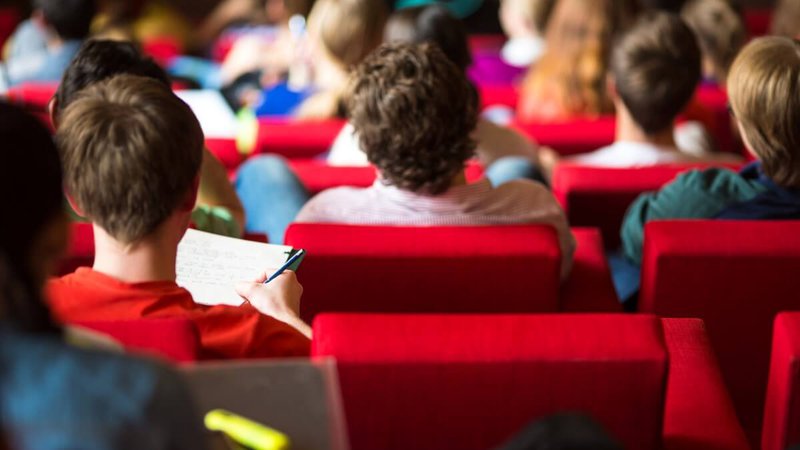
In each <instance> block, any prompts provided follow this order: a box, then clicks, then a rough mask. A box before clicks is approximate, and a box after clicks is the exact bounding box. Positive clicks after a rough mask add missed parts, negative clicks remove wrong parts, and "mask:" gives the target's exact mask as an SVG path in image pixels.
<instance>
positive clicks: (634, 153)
mask: <svg viewBox="0 0 800 450" xmlns="http://www.w3.org/2000/svg"><path fill="white" fill-rule="evenodd" d="M569 160H570V161H571V162H578V163H580V164H585V165H587V166H597V167H639V166H654V165H657V164H669V163H676V162H682V161H697V158H696V157H694V156H692V155H688V154H686V153H683V152H681V151H680V150H678V149H677V148H674V147H659V146H656V145H652V144H647V143H643V142H630V141H617V142H615V143H613V144H611V145H609V146H607V147H603V148H601V149H599V150H595V151H593V152H591V153H585V154H582V155H576V156H573V157H571V158H569Z"/></svg>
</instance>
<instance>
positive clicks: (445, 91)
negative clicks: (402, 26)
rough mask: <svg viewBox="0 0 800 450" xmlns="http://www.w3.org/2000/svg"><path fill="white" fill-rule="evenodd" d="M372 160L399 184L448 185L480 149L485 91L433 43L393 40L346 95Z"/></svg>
mask: <svg viewBox="0 0 800 450" xmlns="http://www.w3.org/2000/svg"><path fill="white" fill-rule="evenodd" d="M346 98H347V105H348V111H349V112H350V122H351V123H352V124H353V128H354V129H355V132H356V133H357V134H358V137H359V140H360V143H361V148H362V149H363V150H364V151H365V152H366V154H367V158H368V159H369V161H370V162H371V163H373V164H374V165H375V166H376V167H378V169H379V170H380V171H381V174H382V175H383V178H384V179H385V180H386V181H387V182H389V183H390V184H392V185H394V186H397V187H398V188H401V189H405V190H409V191H413V192H419V193H424V194H432V195H436V194H440V193H442V192H444V191H446V190H447V189H448V188H449V187H450V184H451V182H452V181H453V179H454V177H455V176H456V175H458V174H459V173H460V172H461V171H463V169H464V163H465V162H466V160H467V159H469V158H470V157H471V156H472V155H473V153H474V151H475V143H474V142H473V141H472V139H471V138H470V134H471V133H472V130H473V129H474V128H475V125H476V123H477V117H478V109H477V106H478V105H477V96H476V95H475V93H474V90H473V89H472V86H471V85H470V83H469V81H468V80H467V78H466V76H465V75H464V72H463V71H462V70H460V69H459V68H458V67H457V66H456V65H455V64H453V63H452V62H450V60H448V59H447V57H445V55H444V54H443V53H442V51H441V50H440V49H439V47H437V46H435V45H432V44H428V43H426V44H418V45H411V44H387V45H384V46H382V47H380V48H378V49H377V50H376V51H375V52H373V53H372V54H371V55H370V56H368V57H367V58H366V59H365V60H364V62H363V63H362V64H360V65H359V66H358V67H357V68H356V70H355V73H353V75H352V78H351V83H350V86H349V87H348V92H347V94H346Z"/></svg>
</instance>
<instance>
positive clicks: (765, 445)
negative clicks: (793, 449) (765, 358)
mask: <svg viewBox="0 0 800 450" xmlns="http://www.w3.org/2000/svg"><path fill="white" fill-rule="evenodd" d="M798 443H800V313H797V312H791V313H788V312H784V313H781V314H778V316H777V317H776V318H775V327H774V332H773V338H772V362H771V364H770V369H769V382H768V384H767V399H766V406H765V408H764V432H763V434H762V435H761V448H762V449H763V450H783V449H785V448H787V447H789V446H791V445H795V444H798Z"/></svg>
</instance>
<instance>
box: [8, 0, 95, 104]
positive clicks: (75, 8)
mask: <svg viewBox="0 0 800 450" xmlns="http://www.w3.org/2000/svg"><path fill="white" fill-rule="evenodd" d="M96 12H97V6H96V5H95V1H94V0H35V1H34V12H33V15H32V16H31V18H30V19H29V20H27V21H25V22H23V23H22V24H21V25H20V26H19V27H18V29H17V30H16V31H15V33H14V35H12V37H11V47H10V53H9V56H8V58H7V59H6V61H5V62H4V64H3V67H2V75H3V76H2V81H3V84H4V85H5V86H4V87H5V88H8V87H11V86H14V85H17V84H20V83H24V82H57V81H58V80H60V79H61V75H62V74H63V73H64V70H65V69H66V68H67V66H68V65H69V63H70V61H72V58H73V57H74V56H75V54H76V53H77V52H78V49H79V48H80V46H81V43H82V42H83V41H84V40H85V39H86V38H87V37H88V36H89V29H90V27H91V24H92V19H93V18H94V15H95V14H96Z"/></svg>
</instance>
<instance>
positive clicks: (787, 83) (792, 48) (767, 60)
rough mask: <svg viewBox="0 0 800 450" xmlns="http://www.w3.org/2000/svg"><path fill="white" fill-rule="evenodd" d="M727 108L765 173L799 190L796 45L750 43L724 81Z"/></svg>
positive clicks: (777, 40) (799, 47) (772, 40)
mask: <svg viewBox="0 0 800 450" xmlns="http://www.w3.org/2000/svg"><path fill="white" fill-rule="evenodd" d="M728 96H729V98H730V103H731V108H732V110H733V114H734V115H735V116H736V119H737V120H738V121H739V126H740V127H741V130H742V133H743V134H744V136H745V138H746V139H747V142H748V143H749V144H750V149H751V150H752V151H753V152H754V153H755V154H756V155H757V156H758V158H759V159H760V160H761V163H762V166H763V170H764V173H765V174H766V175H767V176H769V177H770V178H771V179H772V180H773V181H774V182H775V183H777V184H779V185H781V186H785V187H800V41H796V40H793V39H788V38H783V37H762V38H759V39H755V40H753V41H752V42H750V44H748V45H747V46H746V47H745V48H744V49H742V51H741V53H740V54H739V56H737V57H736V60H735V61H734V62H733V65H732V66H731V72H730V76H729V77H728Z"/></svg>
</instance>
